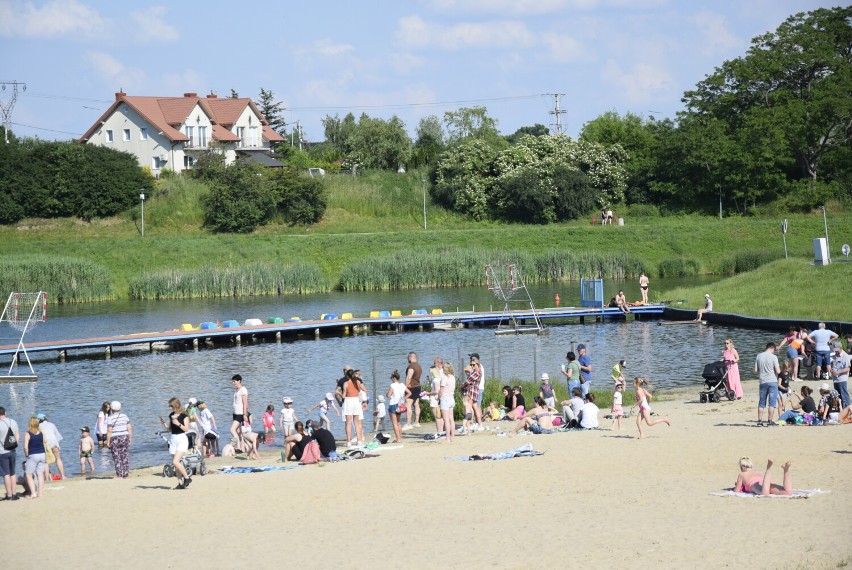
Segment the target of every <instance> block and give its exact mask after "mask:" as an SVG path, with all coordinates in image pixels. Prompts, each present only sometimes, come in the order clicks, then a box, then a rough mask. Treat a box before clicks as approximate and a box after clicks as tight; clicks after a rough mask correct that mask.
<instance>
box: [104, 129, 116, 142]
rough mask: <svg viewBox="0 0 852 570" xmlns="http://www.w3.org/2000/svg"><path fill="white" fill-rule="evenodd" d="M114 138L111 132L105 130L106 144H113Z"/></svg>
mask: <svg viewBox="0 0 852 570" xmlns="http://www.w3.org/2000/svg"><path fill="white" fill-rule="evenodd" d="M114 141H115V138H113V135H112V130H107V132H106V142H108V143H111V142H114Z"/></svg>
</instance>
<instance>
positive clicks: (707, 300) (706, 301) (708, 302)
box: [695, 293, 713, 323]
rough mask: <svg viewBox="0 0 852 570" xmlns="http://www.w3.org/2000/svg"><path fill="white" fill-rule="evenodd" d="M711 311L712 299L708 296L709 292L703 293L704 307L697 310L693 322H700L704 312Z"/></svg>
mask: <svg viewBox="0 0 852 570" xmlns="http://www.w3.org/2000/svg"><path fill="white" fill-rule="evenodd" d="M712 312H713V299H711V298H710V293H705V294H704V308H703V309H699V310H698V315H697V316H696V317H695V322H696V323H698V322H701V319H702V318H704V315H705V314H706V313H712Z"/></svg>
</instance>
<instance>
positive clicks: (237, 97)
mask: <svg viewBox="0 0 852 570" xmlns="http://www.w3.org/2000/svg"><path fill="white" fill-rule="evenodd" d="M228 98H229V99H239V98H240V94H239V93H237V91H236V90H235V89H234V88H233V87H231V94H230V95H228Z"/></svg>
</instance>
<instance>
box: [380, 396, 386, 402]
mask: <svg viewBox="0 0 852 570" xmlns="http://www.w3.org/2000/svg"><path fill="white" fill-rule="evenodd" d="M384 401H385V397H384V396H382V395H381V394H379V402H384Z"/></svg>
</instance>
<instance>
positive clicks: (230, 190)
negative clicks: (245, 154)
mask: <svg viewBox="0 0 852 570" xmlns="http://www.w3.org/2000/svg"><path fill="white" fill-rule="evenodd" d="M266 174H267V172H266V171H264V170H263V169H262V168H261V167H259V166H254V165H252V164H250V163H248V162H246V161H243V160H238V161H237V162H235V163H234V164H232V165H231V166H229V167H228V168H226V169H225V170H224V171H223V172H222V174H221V175H220V176H219V177H218V178H217V179H216V180H211V181H210V193H209V194H208V195H207V196H205V198H204V225H205V226H207V227H209V228H211V229H212V230H213V231H216V232H234V233H251V232H253V231H254V230H255V229H257V227H258V226H260V225H262V224H265V223H266V222H268V221H269V220H270V219H272V216H273V214H274V213H275V194H274V193H273V192H272V191H271V190H270V189H269V184H268V183H267V182H266V179H265V175H266Z"/></svg>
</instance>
